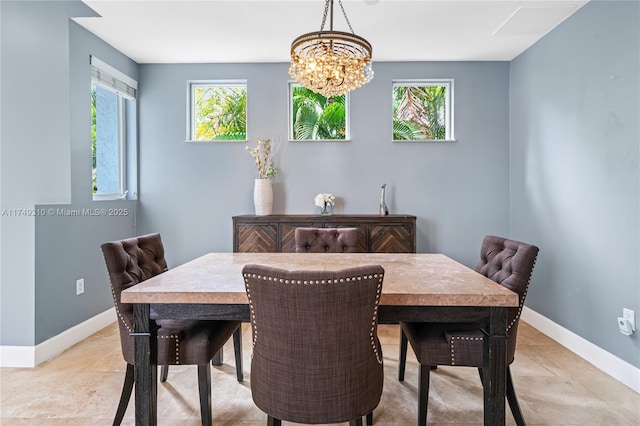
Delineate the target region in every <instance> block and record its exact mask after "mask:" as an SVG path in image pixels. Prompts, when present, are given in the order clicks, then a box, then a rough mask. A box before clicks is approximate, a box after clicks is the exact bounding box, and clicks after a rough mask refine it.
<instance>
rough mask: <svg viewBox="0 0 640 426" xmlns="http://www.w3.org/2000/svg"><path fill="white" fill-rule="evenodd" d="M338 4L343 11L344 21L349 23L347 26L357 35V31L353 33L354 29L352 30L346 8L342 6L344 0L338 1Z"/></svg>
mask: <svg viewBox="0 0 640 426" xmlns="http://www.w3.org/2000/svg"><path fill="white" fill-rule="evenodd" d="M338 3H340V9H342V14H343V15H344V20H345V21H347V25H348V26H349V29H350V30H351V33H352V34H355V31H353V28H351V22H349V18H348V17H347V12H345V11H344V6H343V5H342V0H338Z"/></svg>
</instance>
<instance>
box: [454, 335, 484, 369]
mask: <svg viewBox="0 0 640 426" xmlns="http://www.w3.org/2000/svg"><path fill="white" fill-rule="evenodd" d="M454 340H473V341H478V340H484V339H483V338H482V337H469V336H453V337H452V338H451V344H450V347H451V365H456V354H455V350H454V345H453V341H454Z"/></svg>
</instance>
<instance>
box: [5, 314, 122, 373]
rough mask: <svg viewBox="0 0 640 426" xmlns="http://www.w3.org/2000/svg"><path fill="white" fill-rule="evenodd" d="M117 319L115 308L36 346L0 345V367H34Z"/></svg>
mask: <svg viewBox="0 0 640 426" xmlns="http://www.w3.org/2000/svg"><path fill="white" fill-rule="evenodd" d="M116 320H117V317H116V310H115V308H111V309H108V310H106V311H104V312H103V313H101V314H98V315H96V316H95V317H93V318H89V319H88V320H86V321H84V322H82V323H80V324H78V325H76V326H73V327H71V328H70V329H68V330H65V331H63V332H62V333H60V334H58V335H57V336H53V337H52V338H50V339H49V340H46V341H44V342H42V343H40V344H39V345H36V346H0V367H35V366H37V365H39V364H42V363H43V362H45V361H48V360H50V359H53V358H55V357H56V356H58V355H60V354H61V353H62V352H64V351H65V350H66V349H68V348H70V347H71V346H73V345H75V344H76V343H78V342H80V341H82V340H84V339H86V338H87V337H89V336H91V335H92V334H94V333H96V332H98V331H100V330H102V329H103V328H105V327H107V326H108V325H110V324H113V323H114V322H115V321H116Z"/></svg>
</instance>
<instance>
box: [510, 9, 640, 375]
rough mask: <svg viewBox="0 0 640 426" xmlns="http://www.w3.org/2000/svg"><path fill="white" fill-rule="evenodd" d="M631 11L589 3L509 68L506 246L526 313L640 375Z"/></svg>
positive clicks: (635, 45) (639, 177)
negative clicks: (525, 251)
mask: <svg viewBox="0 0 640 426" xmlns="http://www.w3.org/2000/svg"><path fill="white" fill-rule="evenodd" d="M639 17H640V10H639V3H638V2H627V1H620V2H591V3H589V4H587V5H586V6H584V7H583V8H582V9H580V10H579V11H578V12H576V13H575V14H574V15H573V16H571V18H569V19H568V20H567V21H566V22H565V23H563V24H562V25H561V26H559V27H558V28H557V29H555V30H554V31H553V32H551V33H550V34H548V35H547V36H546V37H545V38H544V39H542V40H541V41H539V42H538V43H537V44H535V45H534V46H533V47H532V48H530V49H529V50H527V51H526V52H525V53H524V54H522V55H520V56H519V57H518V58H516V59H515V60H514V61H513V62H512V64H511V85H510V102H511V110H510V111H511V134H510V140H511V143H510V147H511V160H510V162H511V235H512V236H513V237H515V238H521V239H524V240H526V241H531V242H533V243H536V244H538V245H539V246H540V248H541V251H540V257H539V261H538V264H537V266H536V271H535V274H534V283H533V285H532V287H531V290H530V292H529V296H528V299H527V305H528V306H529V307H531V308H532V309H533V310H535V311H537V312H539V313H540V314H542V315H544V316H545V317H547V318H549V319H551V320H552V321H554V322H556V323H558V324H560V325H562V326H563V327H565V328H567V329H569V330H571V331H573V332H574V333H576V334H578V335H580V336H581V337H583V338H585V339H587V340H589V341H591V342H593V343H594V344H596V345H598V346H600V347H602V348H603V349H605V350H607V351H609V352H611V353H613V354H615V355H617V356H619V357H620V358H622V359H624V360H626V361H628V362H629V363H631V364H633V365H635V366H636V367H638V366H640V339H639V338H638V333H636V334H634V335H633V336H631V337H626V336H623V335H622V334H620V332H619V331H618V327H617V323H616V318H617V317H619V316H622V308H623V307H626V308H630V309H633V310H634V311H635V312H636V315H638V314H640V273H639V267H640V266H639V265H640V249H639V244H640V226H639V220H640V211H639V203H640V200H639V196H640V174H639V172H638V160H639V157H638V150H639V141H640V132H639V117H640V110H639V108H638V103H639V99H640V87H639V83H638V82H639V78H640V77H639V76H640V68H639V52H640V28H639Z"/></svg>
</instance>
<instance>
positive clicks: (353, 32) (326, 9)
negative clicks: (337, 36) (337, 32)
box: [320, 0, 356, 34]
mask: <svg viewBox="0 0 640 426" xmlns="http://www.w3.org/2000/svg"><path fill="white" fill-rule="evenodd" d="M329 3H331V0H325V2H324V13H323V15H322V24H321V25H320V31H323V30H324V25H325V23H326V22H327V13H328V12H329ZM338 4H340V9H341V10H342V16H344V20H345V21H347V25H348V26H349V30H351V34H355V33H356V32H355V31H353V27H351V22H349V17H348V16H347V12H345V10H344V5H343V4H342V0H338ZM331 30H333V28H331Z"/></svg>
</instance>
